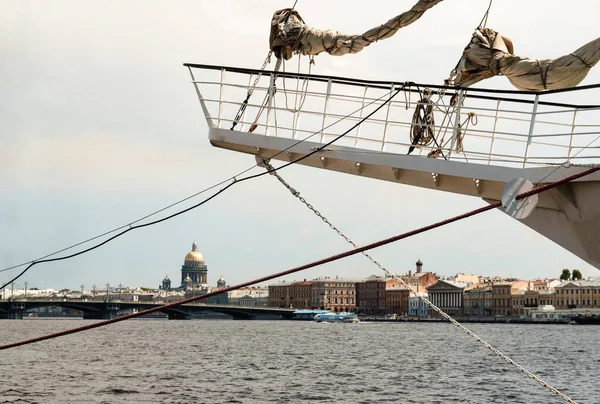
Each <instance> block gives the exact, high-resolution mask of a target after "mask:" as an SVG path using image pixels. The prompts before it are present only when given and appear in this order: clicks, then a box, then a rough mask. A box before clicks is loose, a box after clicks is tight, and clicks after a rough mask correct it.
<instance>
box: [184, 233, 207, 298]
mask: <svg viewBox="0 0 600 404" xmlns="http://www.w3.org/2000/svg"><path fill="white" fill-rule="evenodd" d="M207 276H208V267H207V266H206V264H205V263H204V257H203V256H202V254H201V253H200V251H198V245H197V244H196V241H195V240H194V242H193V243H192V251H190V252H189V253H187V255H186V256H185V259H184V262H183V265H182V266H181V287H182V288H183V289H195V288H199V287H205V286H207Z"/></svg>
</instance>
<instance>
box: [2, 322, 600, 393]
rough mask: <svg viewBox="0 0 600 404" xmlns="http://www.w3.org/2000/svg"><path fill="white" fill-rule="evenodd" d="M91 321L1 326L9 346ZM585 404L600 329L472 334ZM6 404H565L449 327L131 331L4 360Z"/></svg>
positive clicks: (227, 325)
mask: <svg viewBox="0 0 600 404" xmlns="http://www.w3.org/2000/svg"><path fill="white" fill-rule="evenodd" d="M86 323H88V321H85V320H79V319H68V320H67V319H65V320H62V319H42V318H37V319H26V320H4V321H0V342H1V343H7V342H13V341H16V340H21V339H25V338H29V337H34V336H39V335H42V334H45V333H49V332H54V331H59V330H63V329H67V328H71V327H75V326H79V325H82V324H86ZM469 327H470V328H471V329H472V330H473V331H474V332H475V333H477V334H478V335H480V336H481V337H482V338H483V339H484V340H487V341H488V342H490V343H491V344H492V345H494V346H495V347H497V348H498V349H500V350H501V351H502V352H504V353H506V354H507V355H508V356H510V357H511V358H513V359H514V360H516V361H517V362H518V363H520V364H521V365H523V366H524V367H525V368H527V369H529V370H531V371H533V372H534V373H536V374H537V375H539V376H541V377H542V378H544V379H545V380H546V381H548V382H549V383H550V384H551V385H553V386H555V387H556V388H558V389H559V390H561V391H563V392H564V393H566V394H567V395H569V396H570V397H571V398H573V399H575V400H576V401H577V402H580V403H600V383H599V381H600V353H599V351H598V347H599V346H600V344H599V343H600V327H598V326H574V325H573V326H569V325H511V324H469ZM0 366H1V368H2V378H1V379H0V380H1V381H0V403H132V402H133V403H268V402H271V403H296V402H307V401H322V402H336V403H380V402H381V403H384V402H393V403H453V402H455V403H458V402H460V403H560V402H563V401H562V400H561V399H559V398H557V397H556V396H553V395H552V394H551V393H550V392H549V391H548V390H546V389H545V388H543V387H541V386H540V385H538V384H537V383H535V382H534V381H533V380H531V379H529V378H527V377H525V376H524V375H523V374H522V373H520V372H517V371H516V370H515V369H514V368H512V367H511V366H510V365H508V364H507V363H505V362H503V361H501V360H500V359H499V358H497V357H496V356H494V355H493V354H492V353H491V352H490V351H488V350H487V349H485V348H484V347H482V346H481V345H479V344H478V343H476V342H474V341H473V340H472V339H470V338H469V337H467V336H466V335H464V334H463V333H461V332H459V331H458V330H457V329H456V328H454V327H453V326H452V325H450V324H432V323H408V324H407V323H394V324H382V323H360V324H323V323H313V322H292V321H228V320H197V321H167V320H130V321H126V322H122V323H118V324H115V325H112V326H108V327H104V328H99V329H95V330H91V331H86V332H83V333H80V334H74V335H69V336H66V337H62V338H58V339H54V340H49V341H43V342H39V343H36V344H33V345H28V346H24V347H19V348H15V349H11V350H7V351H1V352H0Z"/></svg>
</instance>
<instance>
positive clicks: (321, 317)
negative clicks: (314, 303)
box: [313, 311, 359, 323]
mask: <svg viewBox="0 0 600 404" xmlns="http://www.w3.org/2000/svg"><path fill="white" fill-rule="evenodd" d="M313 320H315V321H316V322H317V323H325V322H326V323H358V322H359V320H358V317H357V316H356V314H355V313H335V312H333V311H330V312H328V313H322V314H315V316H314V317H313Z"/></svg>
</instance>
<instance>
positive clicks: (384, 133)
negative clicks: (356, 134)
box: [381, 83, 435, 151]
mask: <svg viewBox="0 0 600 404" xmlns="http://www.w3.org/2000/svg"><path fill="white" fill-rule="evenodd" d="M395 89H396V85H395V84H394V83H392V89H391V91H390V97H391V96H392V94H394V90H395ZM391 107H392V101H390V102H388V105H387V111H386V112H385V124H384V126H383V141H382V142H381V151H383V149H384V147H385V135H386V134H387V128H388V122H389V119H390V108H391ZM434 130H435V128H434Z"/></svg>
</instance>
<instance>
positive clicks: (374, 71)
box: [0, 0, 600, 288]
mask: <svg viewBox="0 0 600 404" xmlns="http://www.w3.org/2000/svg"><path fill="white" fill-rule="evenodd" d="M412 3H413V1H406V2H402V3H401V4H400V5H399V4H398V2H393V1H381V2H379V3H378V7H376V8H369V9H367V10H362V9H361V8H360V4H361V3H359V2H358V1H348V2H344V3H342V2H341V1H332V2H330V3H327V4H320V5H318V6H317V5H315V4H312V3H309V2H304V3H302V2H300V3H299V4H298V10H299V11H300V13H301V14H302V16H303V17H304V18H305V20H306V21H307V23H309V24H310V25H312V26H316V27H323V28H328V27H330V28H332V29H337V30H340V31H344V32H361V31H362V30H364V29H366V28H370V27H371V26H374V25H376V24H379V23H381V22H384V21H386V20H387V19H389V18H390V17H392V16H394V15H396V14H397V13H398V11H399V9H401V10H404V9H408V7H410V6H411V5H412ZM575 3H577V4H585V7H586V10H587V12H586V13H583V14H582V15H581V16H580V17H579V18H578V19H577V20H576V21H575V20H573V21H570V20H565V19H564V18H562V13H561V7H553V5H558V4H560V3H558V2H557V1H551V2H548V1H545V2H544V3H543V7H544V10H545V12H544V20H543V21H531V18H530V16H531V15H538V14H539V8H540V7H541V6H542V2H541V0H539V1H532V2H528V3H527V4H521V3H519V2H516V1H505V2H496V4H494V5H493V7H492V12H491V15H490V19H489V23H488V25H489V26H490V27H493V28H494V29H497V30H498V31H500V32H502V33H503V34H506V35H507V36H509V37H510V38H511V39H512V40H513V41H514V42H515V47H516V49H517V50H518V54H520V55H526V56H530V57H539V58H547V57H555V56H559V55H562V54H566V53H569V52H571V51H572V50H574V49H576V48H577V47H579V46H580V45H582V44H583V43H585V42H586V41H589V40H590V39H591V38H592V37H594V36H597V23H596V21H595V16H597V15H598V14H599V13H600V4H598V3H596V2H585V1H582V0H580V1H577V2H575ZM220 4H221V6H220V7H215V6H214V2H208V1H201V2H188V3H186V2H180V3H177V5H174V6H168V7H165V6H162V5H161V3H158V2H155V3H152V2H144V3H142V2H137V3H136V2H128V3H117V2H115V3H112V5H113V6H112V7H105V6H104V5H99V4H83V3H78V2H73V1H57V2H53V3H52V4H51V5H50V4H36V5H33V4H30V3H26V2H17V1H9V2H7V3H6V7H5V13H3V15H2V16H0V21H1V22H2V23H1V24H0V34H1V35H0V38H2V39H0V50H1V51H2V52H3V55H4V56H5V63H4V65H3V67H2V68H0V77H1V78H2V79H3V80H2V82H3V83H4V84H3V93H4V97H2V99H1V100H0V116H2V120H1V122H2V123H1V124H0V138H1V140H2V142H3V144H4V145H5V147H3V148H2V149H1V150H0V184H2V195H3V196H2V198H0V226H2V228H3V232H2V234H0V246H1V249H0V268H5V267H8V266H12V265H15V264H20V263H22V262H27V261H30V260H32V259H36V258H39V257H40V256H43V255H45V254H47V253H50V252H53V251H55V250H58V249H61V248H63V247H65V246H68V245H71V244H73V243H76V242H79V241H81V240H84V239H87V238H89V237H92V236H95V235H96V234H99V233H102V232H104V231H106V230H109V229H112V228H114V227H118V226H121V225H124V224H127V223H130V222H131V221H133V220H136V219H138V218H139V217H142V216H144V215H145V214H147V213H148V212H152V211H154V210H156V209H159V208H161V207H163V206H166V205H168V204H170V203H172V202H174V201H177V200H180V199H182V198H184V197H187V196H189V195H191V194H193V193H194V192H197V191H198V190H200V189H203V188H205V187H207V186H210V185H212V184H214V183H216V182H218V181H220V180H222V179H225V178H227V177H228V176H229V175H232V174H234V173H236V172H238V171H241V170H243V169H245V168H247V167H249V166H251V165H252V164H254V161H253V159H252V157H250V156H244V155H240V154H235V153H233V152H228V151H223V150H219V149H216V148H213V147H212V146H210V144H209V142H208V140H207V128H206V123H205V122H204V119H203V117H202V114H201V111H200V107H199V106H198V104H197V99H196V95H195V93H194V90H193V87H192V86H191V85H190V83H189V75H188V72H187V71H186V69H185V68H184V67H183V66H182V64H183V63H184V62H200V63H202V62H204V63H213V64H223V65H232V66H235V65H241V66H244V67H254V68H257V67H260V65H261V64H262V61H263V60H264V56H265V55H266V53H267V46H266V45H267V41H268V24H269V23H270V18H271V15H272V12H273V11H274V10H276V9H279V8H283V7H286V6H289V4H288V3H287V2H286V3H285V4H284V3H282V2H280V1H264V2H258V3H251V4H250V3H246V2H241V1H233V0H231V1H224V2H222V3H220ZM342 5H343V7H342ZM487 5H488V4H487V2H486V3H485V4H484V3H481V4H477V7H474V6H473V2H472V1H466V0H456V1H453V2H452V3H450V2H442V3H440V4H439V5H438V6H436V7H434V8H433V9H431V10H429V11H428V12H427V13H426V14H425V15H424V16H423V17H422V19H421V20H419V21H418V22H417V23H415V24H413V25H412V26H410V27H407V28H405V29H404V30H402V31H401V32H399V33H398V34H397V35H396V36H394V37H393V38H390V39H388V40H385V41H382V42H381V43H377V44H374V45H372V46H371V47H369V48H367V49H365V50H364V51H363V52H361V53H360V54H357V55H351V56H348V57H344V58H335V57H331V56H327V55H322V56H318V57H317V58H316V65H315V66H313V73H315V74H324V75H326V74H335V75H340V76H350V77H361V78H365V79H377V80H387V79H389V80H396V81H397V80H412V81H416V82H428V83H438V84H439V83H441V81H442V80H443V79H444V78H445V77H446V76H447V74H448V72H449V71H450V70H451V69H452V67H454V65H455V63H456V61H457V60H458V58H459V56H460V52H461V51H462V48H463V47H464V45H466V43H467V42H468V41H469V39H470V38H471V31H472V28H473V26H475V25H476V24H477V23H478V22H479V15H480V14H482V13H483V12H484V11H485V9H486V8H487ZM516 7H518V8H519V10H520V12H519V13H517V14H515V13H514V9H515V8H516ZM582 7H583V6H582ZM140 8H143V9H144V13H140V12H139V10H140ZM358 10H360V12H359V11H358ZM474 15H477V17H475V16H474ZM191 16H195V17H196V18H192V17H191ZM467 16H468V17H467ZM475 20H477V21H475ZM224 21H225V22H226V23H224ZM457 21H458V22H459V23H457ZM554 23H559V24H560V26H561V27H563V28H564V29H561V30H556V29H553V28H552V26H553V24H554ZM432 26H436V27H439V28H440V30H444V32H445V35H443V36H442V35H435V34H434V33H432V30H431V27H432ZM532 26H534V27H535V28H536V29H538V30H540V31H541V32H543V35H535V36H532V35H530V34H529V32H530V30H531V29H532ZM156 27H161V29H156ZM565 31H568V32H569V33H570V35H568V36H566V35H564V32H565ZM207 32H211V33H212V35H213V37H214V38H218V39H216V40H211V41H207V40H205V39H204V38H205V36H206V33H207ZM242 41H243V42H242ZM240 43H243V46H240ZM295 60H296V59H294V60H293V61H295ZM271 66H272V65H271ZM290 68H291V67H290ZM294 68H295V64H294ZM596 82H600V67H596V68H594V69H592V70H591V72H590V73H589V75H588V77H587V78H586V79H585V80H584V82H583V83H582V84H591V83H596ZM481 86H491V87H496V88H511V86H510V85H509V83H508V82H507V80H506V78H504V77H498V78H494V79H491V80H489V81H487V82H485V83H483V84H481ZM582 102H587V100H582ZM590 103H591V102H590ZM255 172H258V171H255ZM281 175H282V176H283V177H284V178H285V179H286V180H287V181H288V182H289V183H290V184H292V186H294V187H295V188H297V189H298V190H299V191H300V192H301V193H302V195H303V196H304V197H305V198H306V199H307V200H308V201H309V202H311V203H313V204H314V205H315V207H316V208H317V209H319V210H320V211H321V212H322V213H323V214H324V215H325V216H327V217H328V218H329V219H330V220H331V221H332V222H334V223H335V224H336V225H338V226H339V227H340V228H341V229H343V230H344V231H345V232H347V233H348V234H349V235H350V236H351V237H352V238H353V239H355V240H356V241H357V242H358V243H359V244H366V243H368V242H373V241H376V240H378V239H382V238H385V237H389V236H392V235H395V234H398V233H402V232H404V231H408V230H411V229H413V228H416V227H419V226H422V225H426V224H429V223H432V222H434V221H437V220H441V219H445V218H447V217H450V216H453V215H456V214H460V213H463V212H466V211H468V210H470V209H474V208H478V207H481V206H483V205H484V204H485V203H484V202H483V201H481V200H478V199H477V198H469V197H465V196H459V195H450V194H444V193H439V192H436V191H431V190H424V189H419V188H411V187H408V186H404V185H399V184H394V183H386V182H380V181H373V180H368V179H365V178H360V177H355V176H349V175H343V174H338V173H332V172H323V171H318V170H316V169H311V168H307V167H297V166H292V167H289V168H287V169H285V170H282V172H281ZM199 200H200V199H199V198H194V199H193V200H192V201H190V203H188V204H184V205H182V206H181V207H182V208H183V207H187V206H190V205H191V204H192V203H194V202H198V201H199ZM174 211H175V210H174V209H170V210H169V211H168V212H166V213H170V212H174ZM194 238H196V240H197V242H198V246H199V249H200V251H202V253H204V254H206V259H207V264H208V265H209V266H210V268H211V272H210V273H209V283H211V284H214V283H215V282H216V279H217V278H218V276H219V275H220V274H221V273H223V274H224V275H225V274H228V275H226V278H227V281H228V283H231V284H237V283H241V282H243V281H247V280H249V279H253V278H256V277H260V276H263V275H266V274H269V273H272V272H277V271H281V270H284V269H288V268H291V267H295V266H298V265H301V264H304V263H306V262H310V261H314V260H316V259H320V258H323V257H325V256H329V255H333V254H335V253H338V252H341V251H345V250H347V249H349V246H348V245H347V244H346V243H345V242H344V241H343V240H342V239H341V238H339V237H338V236H337V235H336V234H335V233H334V232H331V230H330V229H329V228H328V227H327V226H325V225H323V223H321V221H320V220H319V219H317V218H316V217H314V216H313V215H312V214H311V213H310V212H309V211H307V210H306V209H305V208H303V207H302V206H301V205H300V204H299V203H297V201H295V200H294V199H293V198H292V197H291V196H290V195H289V192H288V191H287V190H285V189H284V188H283V187H281V185H280V184H279V183H278V182H277V181H276V180H274V179H273V178H272V177H270V176H265V177H263V178H261V179H258V180H255V181H251V182H246V183H241V184H239V185H237V186H235V187H233V188H231V189H230V190H229V191H227V192H225V193H223V194H222V195H221V196H219V197H218V198H216V199H215V200H214V201H211V202H209V203H208V204H206V205H204V206H202V207H201V208H199V209H197V210H194V211H191V212H189V213H187V214H185V215H182V216H180V217H178V218H175V219H173V220H171V221H168V222H165V223H163V224H159V225H157V226H155V227H151V228H147V229H143V230H139V231H135V232H131V233H129V234H127V235H125V236H123V237H121V238H119V239H117V240H115V241H113V242H112V243H109V244H107V245H106V246H104V247H102V248H101V249H98V250H95V251H92V252H90V253H88V254H85V255H83V256H80V257H76V258H74V259H71V260H68V261H62V262H56V263H48V264H41V265H38V266H34V267H33V268H32V269H31V270H30V272H29V273H28V274H27V275H26V276H25V277H23V278H22V279H20V280H19V281H20V283H23V281H25V280H28V282H30V284H31V285H32V287H38V288H42V287H44V285H46V286H47V287H55V288H56V287H61V286H65V284H66V283H72V284H74V285H75V286H78V285H80V284H82V283H83V284H86V283H87V284H94V283H95V284H97V285H102V284H105V283H106V281H107V280H108V281H109V282H110V283H112V282H113V280H114V282H116V283H117V284H118V283H119V282H121V283H123V284H136V283H137V284H141V285H147V286H150V285H157V284H158V282H159V281H160V279H162V277H164V275H165V273H169V272H170V271H171V272H172V273H173V274H174V273H175V272H176V271H177V268H178V266H180V265H181V259H182V257H183V255H185V250H186V249H187V248H189V247H188V246H189V243H190V241H189V240H193V239H194ZM86 246H87V245H86ZM182 252H183V253H184V254H183V255H182ZM371 253H372V254H373V256H375V257H376V258H377V259H379V260H380V261H381V262H382V263H384V264H385V265H386V266H388V267H389V268H390V270H392V272H400V273H402V272H404V271H407V270H408V269H412V263H413V262H414V260H415V259H416V258H418V257H421V259H423V261H424V262H425V265H426V266H427V268H428V269H431V270H432V271H434V272H437V273H438V274H444V275H448V276H449V275H452V274H453V273H458V272H465V273H480V274H482V275H484V276H491V275H499V276H503V277H518V278H526V279H534V278H536V277H544V276H545V277H558V276H559V275H560V271H561V270H562V268H569V269H575V268H577V269H579V270H580V271H581V272H582V273H583V274H584V276H585V277H588V276H599V275H600V271H598V270H597V269H595V268H593V267H592V266H590V265H588V264H586V263H585V262H583V261H582V260H580V259H579V258H577V257H575V256H573V255H572V254H570V253H568V252H567V251H565V250H564V249H562V248H561V247H559V246H557V245H556V244H554V243H552V242H551V241H549V240H547V239H545V238H544V237H542V236H540V235H538V234H537V233H535V232H533V231H532V230H530V229H528V228H527V227H525V226H524V225H522V224H520V223H518V222H517V221H515V220H512V219H510V218H508V217H506V216H505V215H504V214H503V213H501V212H499V211H494V212H489V213H487V214H485V215H482V216H481V217H476V218H472V219H469V220H466V221H464V222H462V223H457V224H453V225H451V226H447V227H445V228H442V229H439V230H437V231H434V232H428V233H426V234H422V235H419V236H417V237H413V238H411V239H407V240H404V241H402V242H399V243H395V244H392V245H390V246H386V247H383V248H380V249H377V250H373V251H371ZM377 271H378V269H377V268H376V267H374V266H370V264H369V262H368V261H366V260H365V259H364V258H363V257H353V258H349V259H346V260H342V261H339V262H336V263H332V264H328V265H327V266H324V267H320V268H315V269H311V270H308V271H306V272H305V273H302V274H300V275H296V276H295V277H294V276H292V277H286V278H285V279H288V280H291V279H294V278H295V279H299V278H315V277H317V276H319V275H321V276H335V275H339V276H343V277H346V278H356V279H362V278H364V277H366V276H369V275H371V274H374V273H375V274H377V273H378V272H377ZM16 273H17V272H16V270H14V271H9V272H5V273H2V274H0V280H2V281H7V280H9V279H10V278H11V277H12V276H11V275H15V274H16ZM171 278H172V279H174V277H171ZM19 281H18V282H19ZM34 285H35V286H34Z"/></svg>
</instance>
